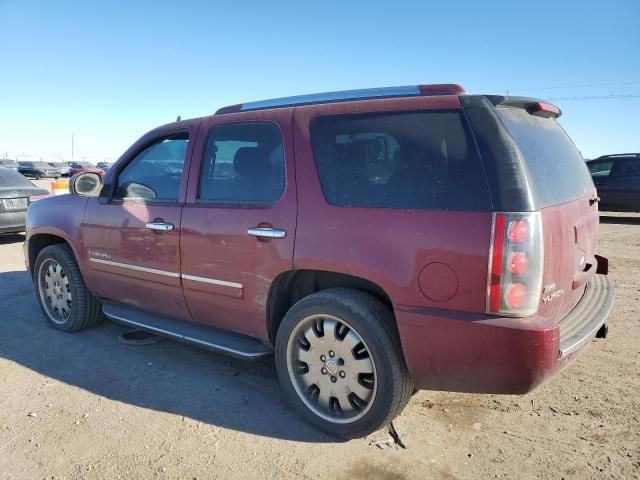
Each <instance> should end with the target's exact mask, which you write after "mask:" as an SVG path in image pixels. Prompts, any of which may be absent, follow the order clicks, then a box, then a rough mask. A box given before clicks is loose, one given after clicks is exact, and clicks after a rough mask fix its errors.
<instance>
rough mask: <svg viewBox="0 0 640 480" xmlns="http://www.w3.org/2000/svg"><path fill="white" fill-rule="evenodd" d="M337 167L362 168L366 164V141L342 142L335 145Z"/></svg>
mask: <svg viewBox="0 0 640 480" xmlns="http://www.w3.org/2000/svg"><path fill="white" fill-rule="evenodd" d="M334 148H335V151H336V159H337V160H338V162H337V167H339V168H364V167H366V166H367V143H365V142H358V143H343V144H337V145H336V146H335V147H334Z"/></svg>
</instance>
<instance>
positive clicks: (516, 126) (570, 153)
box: [497, 107, 594, 208]
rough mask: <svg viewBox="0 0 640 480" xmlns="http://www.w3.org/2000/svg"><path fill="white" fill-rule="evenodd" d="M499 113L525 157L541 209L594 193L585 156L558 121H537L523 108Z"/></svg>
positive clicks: (500, 110)
mask: <svg viewBox="0 0 640 480" xmlns="http://www.w3.org/2000/svg"><path fill="white" fill-rule="evenodd" d="M497 111H498V115H499V117H500V119H501V121H502V123H503V124H504V126H505V127H506V129H507V130H508V131H509V133H510V134H511V137H512V138H513V140H514V141H515V143H516V145H517V146H518V148H519V150H520V152H521V153H522V156H523V157H524V161H525V164H526V169H527V171H528V174H529V180H530V183H531V189H532V194H533V195H534V197H535V199H536V200H537V201H536V203H537V204H538V205H539V206H540V207H541V208H542V207H547V206H550V205H558V204H561V203H566V202H569V201H571V200H575V199H577V198H580V197H582V196H584V195H586V194H588V193H591V192H593V189H594V186H593V181H592V179H591V175H590V173H589V170H588V168H587V166H586V164H585V161H584V159H583V158H582V155H580V152H579V151H578V149H577V148H576V147H575V145H574V144H573V142H572V141H571V139H570V138H569V137H568V135H567V134H566V133H565V131H564V130H563V129H562V127H560V125H559V124H558V122H556V120H555V119H553V118H543V117H537V116H535V115H531V114H529V113H528V112H527V111H526V110H524V109H522V108H514V107H499V108H497Z"/></svg>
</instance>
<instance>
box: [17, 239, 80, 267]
mask: <svg viewBox="0 0 640 480" xmlns="http://www.w3.org/2000/svg"><path fill="white" fill-rule="evenodd" d="M58 244H65V245H68V246H69V248H70V249H71V251H72V252H73V255H74V257H76V258H77V256H76V252H75V251H74V249H73V247H72V246H71V244H70V243H69V242H68V241H67V240H66V239H65V238H64V237H62V236H60V235H57V234H54V233H34V234H32V235H31V236H30V237H29V246H28V251H27V255H28V261H29V272H30V274H31V277H32V278H33V269H34V267H35V263H36V258H38V254H39V253H40V252H41V251H42V250H43V249H44V248H46V247H48V246H50V245H58Z"/></svg>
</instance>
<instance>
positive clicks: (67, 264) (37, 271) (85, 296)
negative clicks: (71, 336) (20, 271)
mask: <svg viewBox="0 0 640 480" xmlns="http://www.w3.org/2000/svg"><path fill="white" fill-rule="evenodd" d="M33 280H34V286H35V289H36V297H37V299H38V303H39V304H40V308H41V309H42V311H43V313H44V315H45V317H46V319H47V321H48V322H49V325H51V326H52V327H53V328H55V329H57V330H63V331H65V332H75V331H78V330H82V329H85V328H89V327H93V326H94V325H97V324H98V323H100V322H101V321H102V310H101V304H100V302H99V301H98V300H97V299H96V298H95V297H94V296H93V295H92V294H91V292H89V290H88V289H87V286H86V285H85V283H84V280H83V279H82V275H81V273H80V269H79V268H78V264H77V263H76V260H75V258H74V256H73V252H72V251H71V249H70V248H69V247H68V246H67V245H64V244H58V245H50V246H48V247H45V248H43V249H42V251H40V253H39V254H38V257H37V259H36V262H35V265H34V278H33Z"/></svg>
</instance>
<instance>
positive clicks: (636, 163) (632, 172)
mask: <svg viewBox="0 0 640 480" xmlns="http://www.w3.org/2000/svg"><path fill="white" fill-rule="evenodd" d="M638 175H640V158H629V159H624V160H618V161H617V162H616V164H615V165H614V167H613V168H612V169H611V176H612V177H614V176H615V177H636V176H638Z"/></svg>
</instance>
